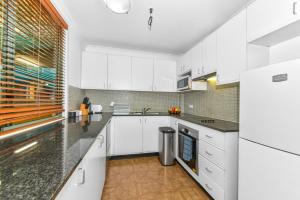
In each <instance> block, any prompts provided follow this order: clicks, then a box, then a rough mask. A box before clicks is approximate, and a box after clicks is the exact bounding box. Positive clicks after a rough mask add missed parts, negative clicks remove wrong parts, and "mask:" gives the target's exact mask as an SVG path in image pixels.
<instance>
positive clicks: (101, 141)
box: [97, 135, 104, 148]
mask: <svg viewBox="0 0 300 200" xmlns="http://www.w3.org/2000/svg"><path fill="white" fill-rule="evenodd" d="M97 140H99V141H100V145H99V148H102V145H103V144H104V136H103V135H100V136H99V138H97Z"/></svg>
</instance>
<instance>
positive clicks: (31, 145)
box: [14, 141, 38, 154]
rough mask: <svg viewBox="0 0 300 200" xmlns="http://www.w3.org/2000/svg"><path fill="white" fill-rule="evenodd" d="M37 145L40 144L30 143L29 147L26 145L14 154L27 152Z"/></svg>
mask: <svg viewBox="0 0 300 200" xmlns="http://www.w3.org/2000/svg"><path fill="white" fill-rule="evenodd" d="M37 143H38V142H37V141H35V142H32V143H30V144H27V145H25V146H23V147H21V148H19V149H17V150H15V151H14V153H16V154H17V153H21V152H23V151H25V150H27V149H29V148H31V147H33V146H35V145H37Z"/></svg>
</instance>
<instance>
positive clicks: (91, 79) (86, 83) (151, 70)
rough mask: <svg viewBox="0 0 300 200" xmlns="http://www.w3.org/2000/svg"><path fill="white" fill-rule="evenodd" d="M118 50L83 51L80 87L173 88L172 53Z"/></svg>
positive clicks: (163, 89)
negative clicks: (169, 54) (164, 54)
mask: <svg viewBox="0 0 300 200" xmlns="http://www.w3.org/2000/svg"><path fill="white" fill-rule="evenodd" d="M117 52H119V51H116V52H115V51H112V52H110V51H109V50H107V52H105V51H103V50H102V51H99V52H98V51H97V50H94V49H92V50H90V51H88V50H86V51H84V52H83V53H82V73H81V88H82V89H102V90H129V91H130V90H132V91H160V92H175V91H176V58H175V57H174V58H173V57H171V56H165V57H164V56H159V58H160V59H158V58H156V57H155V56H151V55H146V54H142V53H136V54H137V55H134V54H133V55H130V53H131V52H127V51H125V50H124V51H120V52H121V53H119V54H118V53H117ZM154 61H155V62H154Z"/></svg>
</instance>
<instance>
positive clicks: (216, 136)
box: [200, 127, 225, 150]
mask: <svg viewBox="0 0 300 200" xmlns="http://www.w3.org/2000/svg"><path fill="white" fill-rule="evenodd" d="M200 131H201V132H202V134H201V135H202V138H201V139H202V140H204V141H206V142H208V143H210V144H212V145H215V146H217V147H219V148H221V149H223V150H224V146H225V145H224V144H225V134H224V133H221V132H219V131H215V130H212V129H208V128H205V127H203V128H201V130H200Z"/></svg>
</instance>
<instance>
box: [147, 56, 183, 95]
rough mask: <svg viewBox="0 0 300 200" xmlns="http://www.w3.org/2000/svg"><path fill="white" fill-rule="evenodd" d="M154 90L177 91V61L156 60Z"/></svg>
mask: <svg viewBox="0 0 300 200" xmlns="http://www.w3.org/2000/svg"><path fill="white" fill-rule="evenodd" d="M153 86H154V87H153V90H154V91H161V92H175V91H176V90H177V89H176V61H174V60H160V59H156V60H155V61H154V85H153Z"/></svg>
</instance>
